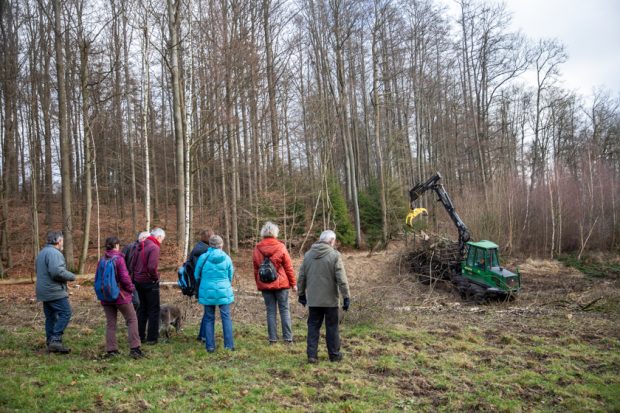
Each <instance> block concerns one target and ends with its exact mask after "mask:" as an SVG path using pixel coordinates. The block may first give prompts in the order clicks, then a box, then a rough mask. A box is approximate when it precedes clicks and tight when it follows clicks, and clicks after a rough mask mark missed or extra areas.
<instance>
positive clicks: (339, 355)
mask: <svg viewBox="0 0 620 413" xmlns="http://www.w3.org/2000/svg"><path fill="white" fill-rule="evenodd" d="M329 361H331V362H339V361H342V353H338V355H336V356H330V358H329Z"/></svg>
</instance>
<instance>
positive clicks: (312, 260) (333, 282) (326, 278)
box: [297, 230, 350, 363]
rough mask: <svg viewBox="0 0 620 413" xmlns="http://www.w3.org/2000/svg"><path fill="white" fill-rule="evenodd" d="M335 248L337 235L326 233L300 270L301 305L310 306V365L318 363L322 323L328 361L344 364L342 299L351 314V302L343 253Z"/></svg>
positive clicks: (311, 249)
mask: <svg viewBox="0 0 620 413" xmlns="http://www.w3.org/2000/svg"><path fill="white" fill-rule="evenodd" d="M335 244H336V234H335V233H334V231H331V230H327V231H323V233H322V234H321V236H320V238H319V242H317V243H316V244H314V245H312V248H310V250H309V251H308V252H307V253H306V255H305V256H304V261H303V262H302V264H301V268H299V276H298V278H297V287H298V294H299V302H300V303H301V304H302V305H303V306H305V305H308V341H307V348H306V352H307V354H308V363H316V362H317V361H318V359H317V351H318V344H319V336H320V331H321V325H322V324H323V319H325V330H326V341H327V352H328V354H329V360H330V361H340V360H342V353H340V337H339V333H338V305H339V301H340V299H339V295H342V297H343V305H342V309H343V310H344V311H348V310H349V302H350V299H349V283H348V281H347V274H346V272H345V270H344V265H343V263H342V258H341V257H340V253H339V252H338V251H336V249H335V248H334V245H335ZM339 293H340V294H339Z"/></svg>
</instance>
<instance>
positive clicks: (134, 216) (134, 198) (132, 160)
mask: <svg viewBox="0 0 620 413" xmlns="http://www.w3.org/2000/svg"><path fill="white" fill-rule="evenodd" d="M122 8H123V58H124V62H125V88H124V92H123V94H124V98H125V106H126V111H127V141H128V142H129V168H130V169H131V233H132V236H133V234H135V233H136V232H137V225H138V193H137V192H138V191H137V188H136V186H137V184H136V154H135V137H134V133H133V110H132V103H131V99H130V96H131V92H132V91H131V86H130V78H129V65H130V62H129V44H128V42H129V39H128V38H127V37H128V36H129V34H128V33H127V5H126V4H123V5H122Z"/></svg>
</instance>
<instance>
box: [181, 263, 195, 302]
mask: <svg viewBox="0 0 620 413" xmlns="http://www.w3.org/2000/svg"><path fill="white" fill-rule="evenodd" d="M178 275H179V280H178V281H177V284H178V285H179V288H180V289H181V292H182V293H183V295H187V296H190V297H191V296H193V295H194V294H195V293H196V292H197V288H196V287H197V285H196V284H197V283H196V279H195V278H194V274H190V273H189V272H188V271H187V263H185V264H183V265H182V266H181V267H180V268H179V271H178Z"/></svg>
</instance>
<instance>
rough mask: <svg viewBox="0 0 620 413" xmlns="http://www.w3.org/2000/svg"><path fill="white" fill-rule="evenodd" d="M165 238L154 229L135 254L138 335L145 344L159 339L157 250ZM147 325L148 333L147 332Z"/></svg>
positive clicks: (164, 235) (157, 229) (160, 232)
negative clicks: (138, 298) (138, 303)
mask: <svg viewBox="0 0 620 413" xmlns="http://www.w3.org/2000/svg"><path fill="white" fill-rule="evenodd" d="M164 238H166V233H165V232H164V230H163V229H161V228H154V229H153V230H152V231H151V235H149V236H148V237H147V239H146V240H144V241H143V242H141V243H140V245H139V246H138V250H137V251H136V252H135V259H134V261H135V265H134V267H133V270H134V283H135V285H136V289H137V290H138V296H139V297H140V307H139V308H138V333H139V334H140V340H141V341H142V342H143V343H146V344H156V343H157V340H158V339H159V310H160V305H159V272H158V271H157V266H158V265H159V249H160V247H161V243H162V242H163V241H164ZM147 324H148V332H147Z"/></svg>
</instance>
